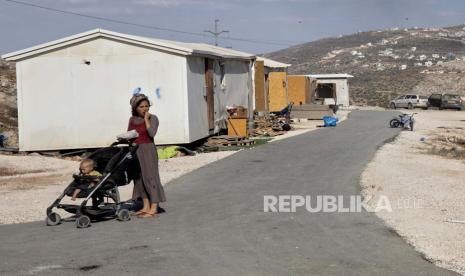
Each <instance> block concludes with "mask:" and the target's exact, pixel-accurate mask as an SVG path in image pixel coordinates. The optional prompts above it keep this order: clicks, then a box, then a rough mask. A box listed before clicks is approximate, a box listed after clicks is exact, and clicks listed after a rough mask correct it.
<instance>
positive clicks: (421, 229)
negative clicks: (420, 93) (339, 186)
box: [361, 111, 465, 275]
mask: <svg viewBox="0 0 465 276" xmlns="http://www.w3.org/2000/svg"><path fill="white" fill-rule="evenodd" d="M416 112H418V113H419V114H418V115H416V116H417V120H416V122H417V123H416V125H415V127H416V129H415V131H413V132H411V131H403V132H401V134H400V135H399V136H398V137H397V138H396V139H395V140H394V141H393V142H391V143H388V144H386V145H384V146H383V147H382V148H381V149H380V150H379V151H378V152H377V154H376V156H375V157H374V159H373V160H372V161H371V163H370V164H369V165H368V166H367V168H366V170H365V171H364V173H363V174H362V177H361V186H362V194H363V195H364V196H366V197H369V198H372V199H371V201H370V204H371V205H372V206H374V204H375V203H376V202H378V199H379V197H380V196H387V197H388V199H389V202H390V203H391V207H392V212H386V211H382V212H378V213H377V215H378V216H379V217H380V218H382V219H383V220H384V221H385V222H386V224H387V225H388V226H390V227H392V228H393V229H395V230H396V231H397V233H398V234H399V235H400V236H401V237H403V238H404V239H405V240H406V241H407V242H408V243H410V244H411V245H412V246H413V247H414V248H415V249H416V250H417V251H419V252H421V253H422V254H423V255H424V256H425V257H426V258H427V259H428V260H430V261H432V262H434V263H435V264H436V265H438V266H441V267H444V268H447V269H451V270H454V271H456V272H459V273H461V274H464V275H465V240H464V239H463V233H464V231H465V224H463V223H451V222H450V220H461V221H464V222H465V208H464V207H465V193H464V183H465V181H464V180H465V162H464V159H463V158H458V157H457V156H456V154H452V156H448V154H442V156H441V155H439V154H438V153H447V152H449V153H451V152H452V153H454V152H457V151H459V148H460V147H458V146H454V145H452V146H448V145H447V143H446V145H445V144H444V143H442V142H440V141H441V140H444V137H458V136H460V137H465V136H464V135H465V132H464V130H465V112H456V111H416ZM452 157H455V158H452Z"/></svg>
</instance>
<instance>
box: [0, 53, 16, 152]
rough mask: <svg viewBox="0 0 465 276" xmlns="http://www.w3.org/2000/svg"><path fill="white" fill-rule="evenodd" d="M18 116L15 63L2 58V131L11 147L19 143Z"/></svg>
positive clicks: (0, 96)
mask: <svg viewBox="0 0 465 276" xmlns="http://www.w3.org/2000/svg"><path fill="white" fill-rule="evenodd" d="M17 118H18V111H17V107H16V74H15V65H14V64H11V63H7V62H5V61H4V60H2V59H0V133H1V134H4V135H5V136H7V138H8V141H7V145H8V146H10V147H17V144H18V142H17V141H18V138H17V137H18V135H17V125H18V119H17Z"/></svg>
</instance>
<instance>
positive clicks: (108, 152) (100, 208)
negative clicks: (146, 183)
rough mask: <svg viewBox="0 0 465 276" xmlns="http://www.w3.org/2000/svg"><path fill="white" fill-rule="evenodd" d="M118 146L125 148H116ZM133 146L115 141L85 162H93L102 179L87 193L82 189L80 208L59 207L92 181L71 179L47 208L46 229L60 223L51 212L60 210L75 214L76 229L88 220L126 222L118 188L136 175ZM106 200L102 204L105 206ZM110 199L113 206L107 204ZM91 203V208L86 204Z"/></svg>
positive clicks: (136, 162) (127, 212)
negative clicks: (63, 200)
mask: <svg viewBox="0 0 465 276" xmlns="http://www.w3.org/2000/svg"><path fill="white" fill-rule="evenodd" d="M119 145H127V146H126V147H120V146H119ZM136 150H137V145H135V144H133V143H132V140H128V139H119V140H118V141H117V142H114V143H113V144H111V146H109V147H107V148H102V149H99V150H96V151H95V152H93V153H92V154H91V155H89V157H87V158H89V159H92V160H94V161H95V162H96V164H97V165H96V168H95V170H97V171H99V172H101V173H102V177H101V178H100V180H99V181H98V183H97V184H96V185H95V187H92V188H89V189H83V190H81V191H80V192H79V194H78V195H77V197H78V198H85V199H84V201H83V202H82V203H81V204H80V205H74V204H60V202H61V200H62V199H63V198H64V197H65V196H71V195H72V193H73V191H74V190H75V189H76V187H82V186H83V185H82V184H83V183H86V182H87V183H88V182H89V181H95V178H94V179H92V178H93V176H81V175H73V177H74V181H73V182H71V183H70V184H69V185H68V187H67V188H66V189H65V190H64V191H63V193H62V194H61V195H60V196H59V197H58V198H57V199H56V200H55V201H54V202H53V204H52V205H51V206H50V207H48V208H47V218H46V224H47V225H49V226H54V225H58V224H60V223H61V217H60V215H59V214H57V213H55V212H53V211H52V210H53V208H59V209H64V210H65V211H67V212H68V213H72V214H76V227H77V228H86V227H89V226H90V223H91V221H92V220H102V219H107V218H115V217H116V218H117V219H118V220H120V221H128V220H130V214H129V210H128V208H127V207H126V206H125V204H124V202H121V200H120V196H119V191H118V187H119V186H124V185H127V184H129V183H130V182H131V181H132V180H134V179H136V178H137V177H138V175H139V173H140V165H139V161H138V160H137V158H136V154H135V152H136ZM105 199H106V202H105ZM109 199H112V201H113V203H110V202H109V201H108V200H109ZM89 200H92V204H91V206H87V202H88V201H89Z"/></svg>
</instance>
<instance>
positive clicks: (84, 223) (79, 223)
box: [76, 215, 90, 228]
mask: <svg viewBox="0 0 465 276" xmlns="http://www.w3.org/2000/svg"><path fill="white" fill-rule="evenodd" d="M89 226H90V218H89V217H88V216H86V215H82V216H79V217H78V218H77V219H76V227H77V228H87V227H89Z"/></svg>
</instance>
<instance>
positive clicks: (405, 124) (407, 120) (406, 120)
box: [389, 113, 418, 131]
mask: <svg viewBox="0 0 465 276" xmlns="http://www.w3.org/2000/svg"><path fill="white" fill-rule="evenodd" d="M415 114H418V113H412V114H400V115H399V116H398V117H395V118H394V119H392V120H391V121H390V122H389V126H390V127H391V128H398V127H402V128H410V130H411V131H413V125H414V124H415V118H413V115H415Z"/></svg>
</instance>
